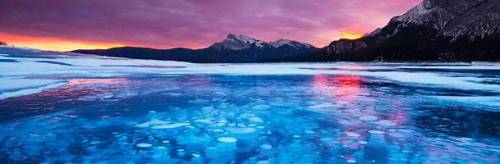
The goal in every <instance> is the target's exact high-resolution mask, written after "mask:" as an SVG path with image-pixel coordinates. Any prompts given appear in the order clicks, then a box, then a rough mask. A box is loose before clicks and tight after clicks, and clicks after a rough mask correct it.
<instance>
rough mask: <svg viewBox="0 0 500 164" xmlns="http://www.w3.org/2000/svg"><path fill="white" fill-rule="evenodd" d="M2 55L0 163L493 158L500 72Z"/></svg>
mask: <svg viewBox="0 0 500 164" xmlns="http://www.w3.org/2000/svg"><path fill="white" fill-rule="evenodd" d="M3 50H4V49H2V48H0V54H4V55H0V59H9V60H16V61H18V62H0V95H1V96H0V124H1V125H0V162H1V163H100V162H108V163H112V162H116V163H120V162H123V161H130V162H133V163H207V162H208V163H210V162H216V163H259V162H260V163H266V162H268V163H348V162H356V163H372V162H374V163H426V162H430V163H461V162H465V163H467V162H477V163H495V162H496V161H498V159H499V155H498V152H500V141H499V140H498V138H499V135H500V134H499V133H498V131H499V130H500V129H499V127H498V118H499V117H500V114H499V112H500V111H499V109H500V108H499V106H500V104H499V103H498V100H500V87H499V84H500V80H499V79H500V75H499V74H498V72H499V71H500V67H499V66H500V65H499V64H497V63H472V64H464V63H457V64H442V63H432V64H430V63H422V64H418V63H290V64H284V63H278V64H192V63H183V62H168V61H149V60H131V59H122V58H108V57H98V56H91V55H78V54H58V55H50V54H43V55H42V54H38V53H39V52H31V51H30V50H9V51H5V52H4V51H3ZM18 51H19V52H18ZM26 51H30V52H31V53H28V52H26ZM26 54H30V55H26ZM38 61H46V62H38ZM60 63H66V64H60Z"/></svg>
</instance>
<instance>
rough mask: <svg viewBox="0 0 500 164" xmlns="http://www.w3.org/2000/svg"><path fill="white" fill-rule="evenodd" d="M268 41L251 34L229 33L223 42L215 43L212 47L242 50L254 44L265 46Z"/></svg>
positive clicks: (259, 46)
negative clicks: (250, 35)
mask: <svg viewBox="0 0 500 164" xmlns="http://www.w3.org/2000/svg"><path fill="white" fill-rule="evenodd" d="M266 45H267V43H266V42H264V41H261V40H258V39H255V38H252V37H249V36H245V35H236V34H228V35H227V37H226V39H224V40H223V41H222V42H218V43H215V44H214V45H212V46H211V48H215V49H218V50H224V49H227V50H242V49H247V48H251V47H252V46H255V47H258V48H263V47H264V46H266Z"/></svg>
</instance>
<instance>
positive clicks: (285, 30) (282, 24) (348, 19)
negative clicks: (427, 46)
mask: <svg viewBox="0 0 500 164" xmlns="http://www.w3.org/2000/svg"><path fill="white" fill-rule="evenodd" d="M420 2H421V0H36V1H35V0H1V1H0V40H1V41H4V42H7V43H8V44H10V45H15V46H22V47H31V48H38V49H43V50H56V51H68V50H74V49H99V48H110V47H118V46H138V47H152V48H173V47H186V48H204V47H208V46H209V45H211V44H212V43H214V42H217V41H221V40H223V39H224V38H225V37H226V36H227V34H228V33H234V34H240V35H247V36H251V37H254V38H257V39H261V40H265V41H272V40H277V39H281V38H284V39H292V40H298V41H301V42H306V43H310V44H313V45H315V46H317V47H323V46H326V45H328V44H329V43H330V42H331V41H333V40H336V39H339V38H356V37H360V36H362V35H363V34H365V33H369V32H371V31H373V30H374V29H376V28H378V27H382V26H384V25H385V24H386V23H387V22H388V21H389V20H390V18H391V17H393V16H396V15H401V14H402V13H404V12H406V11H407V10H409V9H410V8H412V7H413V6H416V5H417V4H418V3H420Z"/></svg>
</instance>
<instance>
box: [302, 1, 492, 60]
mask: <svg viewBox="0 0 500 164" xmlns="http://www.w3.org/2000/svg"><path fill="white" fill-rule="evenodd" d="M293 60H295V61H330V60H354V61H373V60H384V61H388V60H389V61H415V60H425V61H429V60H440V61H443V60H445V61H473V60H479V61H500V0H424V1H423V2H422V3H421V4H419V5H418V6H416V7H414V8H413V9H411V10H410V11H408V12H407V13H405V14H403V15H401V16H396V17H394V18H392V19H391V20H390V22H389V23H388V24H387V25H386V26H385V27H383V28H380V29H377V30H375V31H373V32H372V33H370V34H367V35H365V36H364V37H362V38H360V39H355V40H347V39H341V40H337V41H334V42H332V43H331V44H330V45H328V46H327V47H325V48H323V49H322V50H321V51H319V52H318V53H315V54H312V55H307V56H301V57H298V58H294V59H293Z"/></svg>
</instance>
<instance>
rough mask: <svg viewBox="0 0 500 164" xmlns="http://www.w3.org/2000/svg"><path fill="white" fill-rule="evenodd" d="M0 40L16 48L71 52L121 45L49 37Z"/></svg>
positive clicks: (2, 35) (9, 36)
mask: <svg viewBox="0 0 500 164" xmlns="http://www.w3.org/2000/svg"><path fill="white" fill-rule="evenodd" d="M0 39H1V40H2V41H4V42H6V43H7V44H9V45H13V46H17V47H29V48H36V49H40V50H50V51H71V50H76V49H104V48H111V47H119V46H123V45H124V44H121V43H104V42H91V41H80V40H68V39H60V38H51V37H37V36H27V35H12V34H5V33H0Z"/></svg>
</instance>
